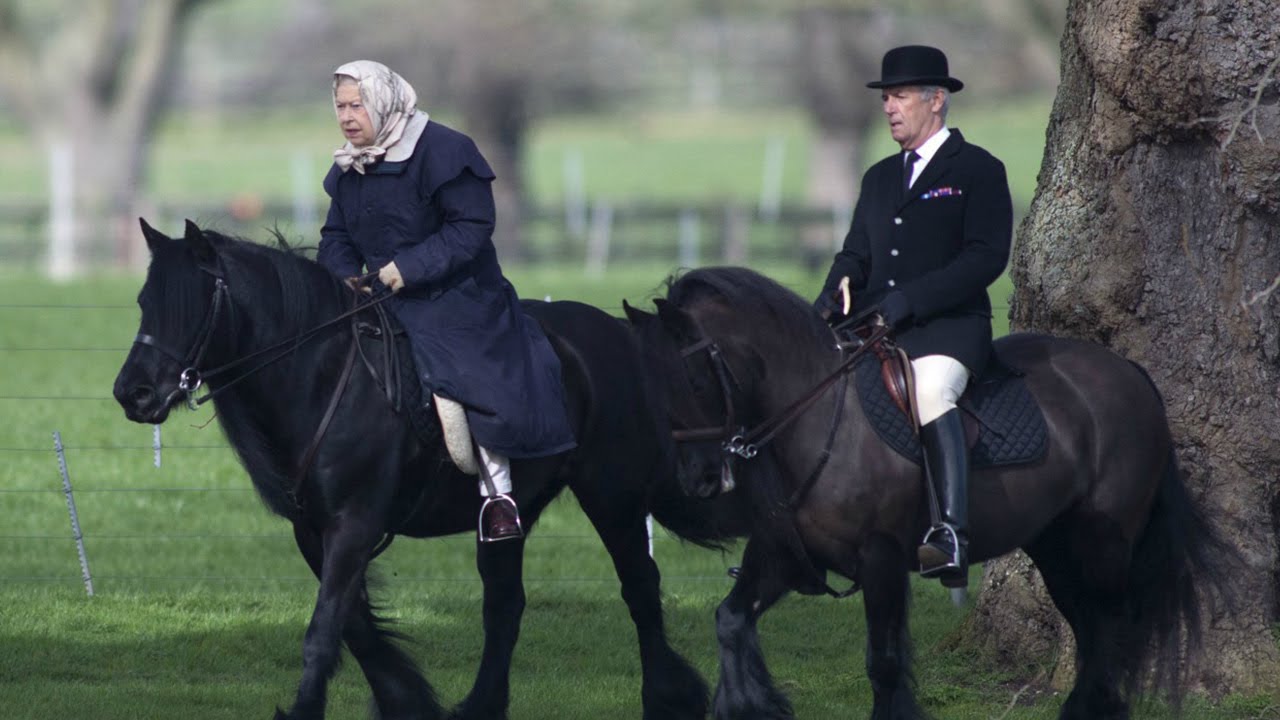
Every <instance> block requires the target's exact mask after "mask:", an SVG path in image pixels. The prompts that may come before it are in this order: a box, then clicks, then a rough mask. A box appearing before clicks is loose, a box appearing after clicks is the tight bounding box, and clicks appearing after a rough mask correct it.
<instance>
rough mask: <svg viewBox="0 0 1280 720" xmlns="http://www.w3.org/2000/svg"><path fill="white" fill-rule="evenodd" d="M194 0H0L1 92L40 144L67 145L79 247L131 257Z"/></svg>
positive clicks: (198, 0)
mask: <svg viewBox="0 0 1280 720" xmlns="http://www.w3.org/2000/svg"><path fill="white" fill-rule="evenodd" d="M201 1H202V0H101V1H98V2H91V3H83V4H81V3H47V2H45V3H30V2H28V3H23V2H18V1H17V0H3V1H0V67H3V68H4V72H2V73H0V93H3V94H4V96H5V97H6V98H7V99H8V100H9V103H10V104H11V105H12V106H13V108H14V109H15V110H16V111H17V114H18V116H19V117H20V118H21V120H22V122H23V123H24V124H25V125H26V126H27V128H28V129H29V131H30V132H31V134H32V135H33V136H34V137H35V138H37V139H38V144H39V145H42V146H44V147H45V148H50V147H52V146H53V145H54V144H55V143H63V144H65V145H64V147H65V148H66V149H67V150H69V151H70V155H71V159H72V167H73V172H72V183H71V198H72V202H73V203H74V208H75V213H74V216H75V217H76V218H77V223H76V226H75V228H74V229H73V237H74V242H75V244H76V245H77V246H78V247H79V248H80V249H81V250H84V249H87V246H88V245H89V244H90V243H91V242H94V241H99V242H101V241H103V240H105V241H106V242H107V243H109V245H108V247H107V248H98V249H97V250H98V253H95V254H99V253H101V254H108V253H109V254H111V255H114V257H115V258H116V260H117V261H121V262H127V261H128V260H129V255H130V252H131V250H130V248H131V247H132V246H133V243H132V241H131V238H133V237H134V236H136V235H137V233H136V230H135V229H134V227H133V224H132V223H133V222H134V221H133V219H132V217H133V216H134V214H135V213H134V202H135V200H136V198H137V193H138V189H139V187H140V186H141V182H142V175H143V170H144V168H145V167H146V157H147V147H148V139H149V137H150V135H151V132H152V130H153V129H154V128H155V125H156V120H157V119H158V118H159V116H160V111H161V105H162V103H161V100H162V92H161V91H162V89H163V88H164V86H165V80H166V73H167V72H168V70H169V69H170V68H171V67H172V66H173V62H172V60H173V57H174V50H175V48H176V47H177V45H178V43H179V42H180V40H181V37H182V31H183V28H184V27H185V25H186V23H187V21H188V19H189V18H190V15H191V11H192V9H194V8H195V7H196V6H197V5H199V4H200V3H201ZM104 250H105V252H104ZM64 270H65V271H66V272H70V271H71V270H73V268H65V269H64Z"/></svg>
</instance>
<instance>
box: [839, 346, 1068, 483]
mask: <svg viewBox="0 0 1280 720" xmlns="http://www.w3.org/2000/svg"><path fill="white" fill-rule="evenodd" d="M854 372H855V375H856V384H857V388H858V397H859V398H860V399H861V401H862V411H863V413H864V414H865V415H866V416H867V420H868V421H869V422H870V423H871V426H872V427H873V428H875V431H876V434H877V435H879V436H880V439H881V440H883V441H884V443H885V444H886V445H888V446H889V447H891V448H893V449H894V450H895V451H897V452H898V453H899V454H900V455H902V456H904V457H906V458H907V459H909V460H911V461H912V462H914V463H916V464H917V465H922V464H923V462H924V461H923V458H922V451H921V448H920V439H919V438H918V437H917V436H916V433H915V431H914V429H913V428H912V427H911V420H910V419H908V418H907V416H906V415H904V414H903V413H902V411H901V410H899V409H898V406H897V405H895V404H894V402H893V400H892V398H890V397H889V391H888V390H886V389H885V387H884V382H883V381H881V379H880V361H879V360H878V359H877V358H875V357H870V356H869V357H867V358H866V359H865V360H863V361H862V362H860V363H858V364H857V366H856V367H855V368H854ZM960 409H961V411H962V412H964V413H965V414H967V415H969V416H970V417H971V418H973V419H975V420H976V421H977V426H978V438H977V443H976V444H974V445H973V449H972V451H971V453H970V462H971V463H972V466H973V467H975V468H980V467H993V466H997V465H1016V464H1020V463H1030V462H1035V461H1037V460H1040V459H1041V458H1043V457H1044V455H1045V453H1046V452H1047V451H1048V449H1049V435H1048V430H1047V428H1046V427H1045V423H1044V414H1043V413H1042V412H1041V411H1040V406H1039V405H1037V404H1036V399H1035V398H1034V397H1032V395H1031V391H1029V390H1027V384H1026V381H1025V380H1024V379H1023V378H1022V376H1021V375H1018V374H1016V373H1014V372H1011V371H1010V370H1009V369H1007V368H1005V367H1004V366H1003V365H1002V363H999V362H992V363H990V366H989V368H988V371H987V372H986V373H985V374H984V375H983V376H982V377H981V378H979V379H978V382H975V383H970V385H969V389H968V390H966V391H965V394H964V396H963V397H962V398H960ZM966 422H967V421H966Z"/></svg>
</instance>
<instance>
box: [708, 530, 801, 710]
mask: <svg viewBox="0 0 1280 720" xmlns="http://www.w3.org/2000/svg"><path fill="white" fill-rule="evenodd" d="M768 554H769V552H768V548H767V545H766V541H764V540H761V539H759V538H752V539H751V540H748V541H747V546H746V548H745V549H744V550H743V551H742V568H741V570H740V572H739V573H738V580H737V582H735V583H734V584H733V589H732V590H730V591H729V595H728V597H726V598H725V599H724V601H723V602H721V603H720V607H718V608H716V638H717V639H718V640H719V642H720V682H719V684H718V685H717V686H716V696H715V702H714V705H713V707H714V717H715V718H716V720H787V719H789V718H793V717H795V716H794V714H793V713H792V711H791V702H790V701H789V700H787V697H786V696H785V695H783V694H782V691H780V690H778V689H777V687H775V686H774V684H773V677H772V676H771V675H770V674H769V668H768V667H767V666H766V665H765V662H764V652H763V651H761V649H760V636H759V635H758V633H757V632H756V622H757V621H758V620H759V619H760V616H761V615H763V614H764V613H765V611H766V610H768V609H769V608H770V607H772V606H773V604H774V603H776V602H777V601H778V600H779V599H781V598H782V596H783V595H785V594H786V593H787V591H788V590H790V587H789V586H788V585H787V583H786V582H785V580H784V579H783V578H782V577H781V576H780V575H779V574H778V573H777V572H776V570H775V569H774V568H776V564H775V563H774V562H773V561H774V560H776V558H772V559H770V558H767V557H766V555H768Z"/></svg>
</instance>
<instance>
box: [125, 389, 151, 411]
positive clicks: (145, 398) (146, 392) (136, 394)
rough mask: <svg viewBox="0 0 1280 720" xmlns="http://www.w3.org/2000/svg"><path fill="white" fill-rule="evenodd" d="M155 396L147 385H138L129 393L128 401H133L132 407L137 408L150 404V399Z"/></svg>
mask: <svg viewBox="0 0 1280 720" xmlns="http://www.w3.org/2000/svg"><path fill="white" fill-rule="evenodd" d="M155 396H156V393H155V391H154V390H152V389H151V387H150V386H148V385H139V386H138V387H136V388H134V389H133V390H130V391H129V399H131V400H133V403H134V405H137V406H139V407H141V406H143V405H146V404H147V403H149V402H151V399H152V398H154V397H155Z"/></svg>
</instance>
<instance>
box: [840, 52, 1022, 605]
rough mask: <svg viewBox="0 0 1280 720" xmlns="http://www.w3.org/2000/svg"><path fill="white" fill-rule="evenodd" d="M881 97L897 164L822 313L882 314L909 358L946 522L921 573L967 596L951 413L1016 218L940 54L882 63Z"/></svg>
mask: <svg viewBox="0 0 1280 720" xmlns="http://www.w3.org/2000/svg"><path fill="white" fill-rule="evenodd" d="M880 75H881V77H880V79H879V80H877V81H874V82H869V83H867V87H870V88H879V89H880V91H881V94H880V99H881V103H882V104H883V109H884V114H885V119H886V120H887V121H888V123H889V132H890V134H891V135H892V136H893V139H894V141H895V142H897V143H898V144H899V145H900V146H901V147H902V151H903V152H902V153H899V154H895V155H891V156H889V157H887V158H885V159H883V160H881V161H880V162H878V163H876V164H875V165H873V166H872V167H871V169H870V170H868V171H867V173H866V175H864V176H863V178H862V190H861V193H860V195H859V197H858V204H857V207H856V208H855V210H854V214H853V223H852V226H851V227H850V228H849V232H848V234H847V235H846V236H845V240H844V246H843V248H842V249H841V250H840V252H839V253H837V254H836V256H835V261H834V263H833V264H832V267H831V271H830V273H829V274H828V276H827V280H826V283H825V285H824V287H823V290H822V293H821V294H820V295H819V297H818V300H817V302H816V303H815V305H816V307H817V309H818V310H819V311H820V312H821V313H822V314H823V316H824V317H826V318H828V320H835V319H838V318H840V317H842V316H843V315H844V314H847V313H850V312H851V309H850V306H849V305H843V304H842V303H841V295H842V294H843V292H844V290H842V289H841V287H842V284H843V285H844V286H845V287H847V289H848V291H849V292H851V293H852V294H853V297H854V302H853V303H852V304H851V305H852V309H853V310H862V309H866V308H871V307H875V306H877V305H878V306H879V310H880V314H881V316H882V317H883V318H884V321H885V323H886V324H887V325H889V326H890V327H892V328H893V329H894V331H895V336H896V339H897V343H898V345H899V346H900V347H901V348H903V349H904V350H905V351H906V353H907V355H908V357H910V358H911V367H912V370H913V373H914V376H915V393H914V398H913V401H914V402H915V404H916V408H917V413H918V417H919V422H920V440H921V443H922V444H923V445H924V448H925V469H926V472H927V473H928V475H929V482H931V483H932V484H933V487H934V490H935V493H936V496H937V497H938V499H939V501H940V505H941V508H940V510H941V521H940V522H938V523H936V524H935V525H934V526H933V527H931V528H930V529H929V531H928V532H927V533H926V534H925V537H924V541H923V543H922V544H921V545H920V548H919V551H918V555H919V561H920V573H921V575H923V576H925V577H939V578H941V579H942V580H943V582H944V584H948V585H963V584H965V578H967V573H968V558H967V545H968V517H969V512H968V489H969V487H968V486H969V454H968V448H967V445H966V442H965V431H964V425H963V423H962V422H961V416H960V411H959V410H958V409H957V407H956V403H957V401H958V400H959V398H960V396H961V394H963V392H964V390H965V387H966V386H967V385H968V383H969V380H970V379H971V378H974V377H978V376H979V375H981V373H982V371H983V369H984V368H985V367H986V364H987V361H988V358H989V357H990V355H991V339H992V331H991V300H990V298H989V297H988V295H987V287H988V286H989V285H990V284H991V283H992V282H994V281H995V280H996V279H997V278H998V277H999V276H1000V274H1001V273H1002V272H1003V271H1004V267H1005V264H1006V263H1007V262H1008V258H1009V245H1010V241H1011V239H1012V234H1013V208H1012V202H1011V200H1010V196H1009V184H1008V181H1007V179H1006V177H1005V169H1004V165H1003V164H1002V163H1001V162H1000V161H999V160H997V159H996V158H995V157H993V156H992V155H991V154H990V153H988V152H987V151H986V150H983V149H982V148H980V147H978V146H976V145H973V144H970V143H968V142H966V141H965V139H964V137H963V136H962V135H961V134H960V131H959V130H956V129H950V128H948V127H947V124H946V119H947V106H948V104H949V101H950V93H953V92H958V91H959V90H960V89H961V88H963V87H964V84H963V83H961V82H960V81H959V80H957V79H955V78H953V77H950V74H949V70H948V67H947V58H946V55H944V54H943V53H942V51H940V50H938V49H935V48H931V47H925V46H920V45H910V46H906V47H899V48H894V49H892V50H890V51H889V52H887V53H885V55H884V59H883V62H882V64H881V73H880Z"/></svg>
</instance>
